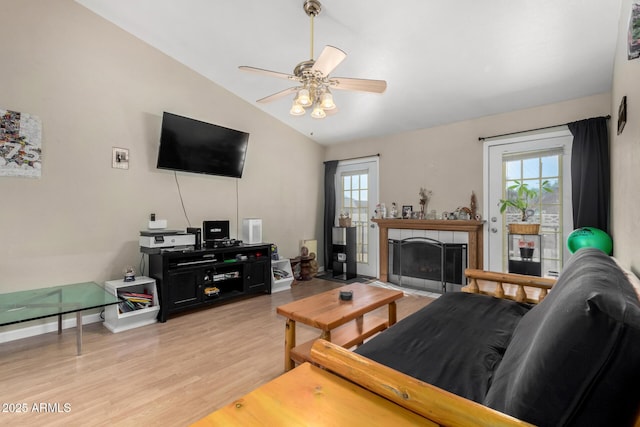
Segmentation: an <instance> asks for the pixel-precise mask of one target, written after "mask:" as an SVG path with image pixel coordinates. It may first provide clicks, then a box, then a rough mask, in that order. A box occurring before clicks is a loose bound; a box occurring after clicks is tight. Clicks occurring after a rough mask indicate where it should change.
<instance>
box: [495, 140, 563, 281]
mask: <svg viewBox="0 0 640 427" xmlns="http://www.w3.org/2000/svg"><path fill="white" fill-rule="evenodd" d="M562 156H563V152H562V149H561V148H558V149H551V150H544V151H533V152H520V153H514V154H505V155H504V156H503V168H504V170H503V187H502V188H503V198H508V197H509V194H510V192H511V191H514V190H510V189H509V187H510V186H512V185H513V184H514V183H515V182H516V181H518V182H521V183H525V184H527V186H528V187H529V188H530V189H534V190H536V191H537V192H538V197H537V198H536V199H535V200H532V201H531V203H530V207H531V208H532V212H530V213H531V216H530V218H529V221H531V222H535V223H540V224H541V226H540V234H541V235H542V249H543V251H542V254H541V258H542V273H543V275H549V274H551V275H553V274H554V272H560V270H561V268H562V253H563V238H562V236H563V230H562V208H563V206H562V192H563V191H562V190H563V189H562V184H561V183H562ZM545 181H547V182H548V185H549V186H550V187H551V189H552V191H551V192H544V191H541V188H542V185H543V182H545ZM518 221H520V214H519V212H518V211H517V210H516V209H515V208H512V207H509V208H507V210H506V211H505V221H504V222H503V223H505V224H508V223H511V222H518ZM506 237H507V236H505V239H504V243H503V244H504V246H503V248H504V250H503V254H504V257H503V258H504V265H505V267H506V264H507V257H506V254H507V250H508V249H507V239H506ZM505 271H506V270H505Z"/></svg>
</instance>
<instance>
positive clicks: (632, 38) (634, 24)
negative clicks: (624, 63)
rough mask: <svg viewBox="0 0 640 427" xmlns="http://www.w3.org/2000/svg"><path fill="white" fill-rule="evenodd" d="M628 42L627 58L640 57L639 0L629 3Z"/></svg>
mask: <svg viewBox="0 0 640 427" xmlns="http://www.w3.org/2000/svg"><path fill="white" fill-rule="evenodd" d="M628 34H629V44H628V45H627V54H628V58H629V60H631V59H637V58H640V0H634V1H633V3H631V16H629V33H628Z"/></svg>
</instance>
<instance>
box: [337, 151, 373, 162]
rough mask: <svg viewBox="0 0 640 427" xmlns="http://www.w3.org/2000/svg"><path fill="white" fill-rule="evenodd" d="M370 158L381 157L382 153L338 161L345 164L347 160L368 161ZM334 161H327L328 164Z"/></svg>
mask: <svg viewBox="0 0 640 427" xmlns="http://www.w3.org/2000/svg"><path fill="white" fill-rule="evenodd" d="M369 157H380V153H376V154H371V155H369V156H360V157H351V158H350V159H340V160H338V161H339V162H344V161H346V160H358V159H368V158H369ZM332 161H334V160H327V162H332ZM327 162H324V163H327Z"/></svg>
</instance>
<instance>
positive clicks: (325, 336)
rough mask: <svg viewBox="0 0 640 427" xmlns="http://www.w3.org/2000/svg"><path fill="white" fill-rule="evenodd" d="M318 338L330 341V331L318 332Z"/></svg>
mask: <svg viewBox="0 0 640 427" xmlns="http://www.w3.org/2000/svg"><path fill="white" fill-rule="evenodd" d="M320 338H322V339H323V340H327V341H329V342H331V331H322V333H321V334H320Z"/></svg>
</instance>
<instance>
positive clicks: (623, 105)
mask: <svg viewBox="0 0 640 427" xmlns="http://www.w3.org/2000/svg"><path fill="white" fill-rule="evenodd" d="M626 123H627V97H626V95H625V96H623V97H622V101H620V107H618V135H620V134H621V133H622V131H623V130H624V125H625V124H626Z"/></svg>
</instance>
